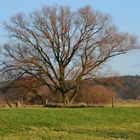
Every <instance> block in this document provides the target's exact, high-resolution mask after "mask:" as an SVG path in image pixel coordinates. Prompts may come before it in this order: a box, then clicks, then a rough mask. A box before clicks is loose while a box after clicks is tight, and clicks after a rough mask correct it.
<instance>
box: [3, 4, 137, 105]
mask: <svg viewBox="0 0 140 140" xmlns="http://www.w3.org/2000/svg"><path fill="white" fill-rule="evenodd" d="M5 28H6V30H7V32H8V36H9V38H10V41H9V42H7V43H6V44H4V45H3V49H2V54H3V55H4V57H3V58H5V59H4V60H2V65H3V66H2V69H1V72H4V73H9V72H10V75H12V78H13V79H16V78H19V77H22V76H27V75H30V76H33V77H34V78H36V79H37V80H38V81H39V82H40V83H42V84H43V85H46V86H48V88H49V89H50V91H51V93H52V94H54V95H56V94H57V95H60V96H61V97H62V102H65V103H66V102H72V101H73V99H74V98H75V96H76V95H77V94H78V93H80V89H81V85H82V82H83V80H85V79H90V78H93V77H94V75H95V72H96V71H97V70H98V69H99V68H101V66H102V65H103V64H104V63H105V62H106V61H107V60H109V59H110V58H112V57H114V56H117V55H121V54H124V53H126V52H127V51H128V50H130V49H133V48H135V47H136V40H137V39H136V37H135V36H133V35H129V34H128V33H122V32H119V31H118V30H117V28H116V27H115V26H114V25H113V24H112V23H111V22H110V18H109V16H108V15H105V14H103V13H100V12H96V11H94V10H93V9H92V8H91V7H89V6H86V7H83V8H80V9H78V10H77V11H73V10H71V9H70V8H69V7H44V8H42V9H41V10H39V11H34V12H32V13H31V14H29V15H28V16H26V15H24V14H21V13H19V14H17V15H16V16H14V17H12V18H11V19H10V21H9V22H7V23H5Z"/></svg>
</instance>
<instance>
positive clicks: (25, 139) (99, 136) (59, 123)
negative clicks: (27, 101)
mask: <svg viewBox="0 0 140 140" xmlns="http://www.w3.org/2000/svg"><path fill="white" fill-rule="evenodd" d="M0 139H1V140H115V139H117V140H124V139H130V140H140V107H127V108H121V107H120V108H109V107H108V108H106V107H105V108H78V109H70V108H53V109H52V108H36V109H33V108H32V109H1V110H0Z"/></svg>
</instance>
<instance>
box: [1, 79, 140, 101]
mask: <svg viewBox="0 0 140 140" xmlns="http://www.w3.org/2000/svg"><path fill="white" fill-rule="evenodd" d="M30 80H32V81H33V82H32V83H34V85H33V86H36V85H37V84H35V81H34V79H31V78H28V79H27V78H24V79H22V83H24V84H25V83H27V84H26V85H29V84H28V83H30ZM97 86H98V88H96V89H97V90H100V87H101V88H103V90H104V91H106V92H109V89H111V90H112V91H114V92H115V94H116V96H117V97H118V98H120V99H124V100H127V99H140V76H120V77H107V78H96V79H94V80H88V81H87V80H86V81H84V84H83V89H85V90H86V88H94V87H97ZM105 89H106V90H105ZM37 91H38V92H39V95H37V94H35V93H32V92H27V91H26V90H25V88H24V86H23V85H20V86H19V87H15V86H11V84H9V83H8V82H1V83H0V102H1V104H4V103H9V102H15V101H17V100H19V99H20V98H23V99H24V102H25V103H27V104H34V103H35V104H42V103H44V102H45V99H46V98H48V97H50V96H51V94H50V92H49V90H48V88H46V87H43V86H41V87H39V86H38V89H37ZM104 91H102V92H104ZM87 92H88V91H87ZM93 92H96V90H93ZM91 94H94V93H91ZM82 96H84V94H81V95H80V96H79V98H81V99H82V98H83V97H82Z"/></svg>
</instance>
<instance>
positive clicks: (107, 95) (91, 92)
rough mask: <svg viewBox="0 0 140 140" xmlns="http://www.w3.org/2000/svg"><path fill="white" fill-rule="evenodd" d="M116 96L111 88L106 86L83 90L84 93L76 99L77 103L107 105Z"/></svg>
mask: <svg viewBox="0 0 140 140" xmlns="http://www.w3.org/2000/svg"><path fill="white" fill-rule="evenodd" d="M114 96H115V92H114V91H113V90H111V89H110V88H106V87H104V86H100V85H98V86H90V87H88V88H85V89H82V93H81V94H80V95H79V97H78V98H77V99H76V102H84V103H86V104H88V105H90V104H94V105H99V104H107V103H111V101H112V98H113V97H114Z"/></svg>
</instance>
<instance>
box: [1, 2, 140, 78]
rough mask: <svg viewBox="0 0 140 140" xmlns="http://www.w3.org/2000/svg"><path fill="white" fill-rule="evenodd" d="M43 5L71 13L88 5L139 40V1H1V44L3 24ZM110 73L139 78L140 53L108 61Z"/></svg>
mask: <svg viewBox="0 0 140 140" xmlns="http://www.w3.org/2000/svg"><path fill="white" fill-rule="evenodd" d="M45 5H58V6H59V5H66V6H70V7H71V8H72V9H77V8H79V7H82V6H85V5H90V6H92V7H93V9H95V10H99V11H101V12H104V13H107V14H109V15H110V16H111V17H112V22H113V23H114V24H115V25H116V26H117V27H118V28H119V30H120V31H122V32H129V33H132V34H136V35H137V36H138V37H139V40H140V7H139V6H140V1H139V0H1V1H0V27H1V28H0V43H3V42H4V41H5V37H4V31H3V29H2V22H3V21H7V20H8V19H9V18H10V17H11V16H13V15H15V14H16V13H18V12H23V13H29V12H32V11H34V10H36V9H40V8H41V7H43V6H45ZM109 64H110V66H111V67H112V71H114V72H116V73H119V74H120V75H128V74H129V75H140V50H135V51H132V52H129V53H128V54H125V55H123V56H119V57H115V58H113V60H111V61H110V63H109Z"/></svg>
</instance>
